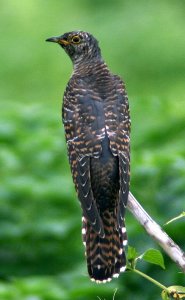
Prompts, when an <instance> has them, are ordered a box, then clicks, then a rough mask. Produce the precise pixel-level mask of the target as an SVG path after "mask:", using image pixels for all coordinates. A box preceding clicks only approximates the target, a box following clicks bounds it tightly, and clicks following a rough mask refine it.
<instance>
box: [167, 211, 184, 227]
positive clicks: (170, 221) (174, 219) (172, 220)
mask: <svg viewBox="0 0 185 300" xmlns="http://www.w3.org/2000/svg"><path fill="white" fill-rule="evenodd" d="M184 217H185V211H183V212H182V213H181V214H180V215H178V216H177V217H175V218H173V219H171V220H169V221H168V222H166V223H165V225H168V224H170V223H172V222H174V221H176V220H178V219H181V218H184Z"/></svg>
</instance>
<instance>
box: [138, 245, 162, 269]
mask: <svg viewBox="0 0 185 300" xmlns="http://www.w3.org/2000/svg"><path fill="white" fill-rule="evenodd" d="M140 258H142V259H143V260H145V261H147V262H149V263H151V264H155V265H158V266H160V267H161V268H163V269H165V265H164V259H163V256H162V254H161V252H160V251H159V250H156V249H148V250H147V251H145V252H144V253H143V254H142V255H141V256H140Z"/></svg>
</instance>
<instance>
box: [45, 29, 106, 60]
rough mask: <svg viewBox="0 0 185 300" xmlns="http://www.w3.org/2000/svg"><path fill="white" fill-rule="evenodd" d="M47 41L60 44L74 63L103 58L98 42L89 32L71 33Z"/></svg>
mask: <svg viewBox="0 0 185 300" xmlns="http://www.w3.org/2000/svg"><path fill="white" fill-rule="evenodd" d="M46 41H47V42H54V43H57V44H59V45H60V46H61V47H62V48H63V49H64V50H65V51H66V52H67V54H68V55H69V57H70V58H71V60H72V61H73V63H77V62H81V61H84V60H86V59H96V58H97V57H101V53H100V48H99V46H98V41H97V40H96V39H95V38H94V37H93V36H92V35H91V34H90V33H88V32H84V31H71V32H67V33H64V34H63V35H60V36H56V37H51V38H48V39H47V40H46Z"/></svg>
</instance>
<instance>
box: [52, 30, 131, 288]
mask: <svg viewBox="0 0 185 300" xmlns="http://www.w3.org/2000/svg"><path fill="white" fill-rule="evenodd" d="M48 41H51V42H57V43H59V44H60V45H61V46H62V47H63V48H64V50H65V51H66V52H67V54H68V55H69V56H70V58H71V60H72V62H73V66H74V70H73V74H72V77H71V79H70V80H69V83H68V85H67V88H66V91H65V94H64V102H63V109H62V116H63V123H64V127H65V132H66V141H67V145H68V155H69V161H70V165H71V171H72V175H73V180H74V183H75V187H76V191H77V194H78V198H79V200H80V203H81V207H82V211H83V218H82V236H83V242H84V245H85V247H86V256H87V266H88V272H89V275H90V277H91V279H92V280H95V281H96V282H98V283H99V282H106V281H110V280H111V278H112V277H118V275H119V273H120V271H124V270H125V265H126V258H125V251H124V248H125V246H126V243H127V236H126V229H125V223H124V214H125V208H126V205H127V198H128V193H129V173H130V172H129V165H130V147H129V144H130V138H129V136H130V117H129V106H128V98H127V94H126V91H125V86H124V84H123V82H122V80H121V79H120V78H119V77H118V76H116V75H113V74H111V72H110V71H109V69H108V67H107V65H106V64H105V62H104V61H103V59H102V57H101V52H100V48H99V46H98V42H97V40H96V39H95V38H94V37H93V36H92V35H91V34H89V33H87V32H82V31H75V32H69V33H66V34H64V35H62V36H60V37H54V38H50V39H48Z"/></svg>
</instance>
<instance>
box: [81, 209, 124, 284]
mask: <svg viewBox="0 0 185 300" xmlns="http://www.w3.org/2000/svg"><path fill="white" fill-rule="evenodd" d="M101 219H102V222H103V225H104V232H105V237H104V238H101V237H99V235H98V234H97V233H96V232H95V231H94V230H93V229H92V227H91V225H90V224H89V222H88V221H87V219H86V218H85V217H83V218H82V222H83V224H82V238H83V243H84V245H85V247H86V258H87V268H88V273H89V276H90V278H91V280H92V281H96V282H97V283H105V282H107V281H111V279H112V277H118V276H119V273H120V272H124V271H125V268H126V257H125V250H124V247H125V246H126V244H127V234H126V228H125V224H124V223H123V227H122V228H118V225H117V216H116V214H115V213H114V212H112V211H111V212H110V211H108V210H106V211H105V212H104V213H103V214H102V216H101Z"/></svg>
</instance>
